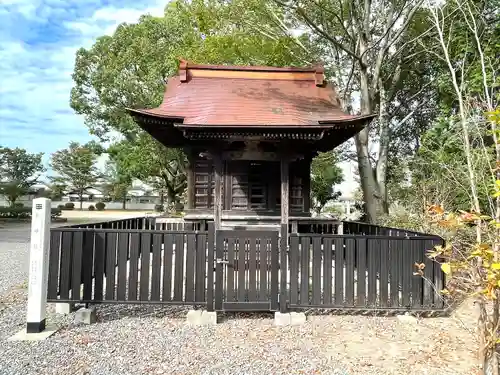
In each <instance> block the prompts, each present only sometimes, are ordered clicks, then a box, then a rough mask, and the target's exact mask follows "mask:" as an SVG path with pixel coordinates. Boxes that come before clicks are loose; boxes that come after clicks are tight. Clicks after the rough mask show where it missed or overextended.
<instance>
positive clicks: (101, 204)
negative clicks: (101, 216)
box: [95, 202, 106, 211]
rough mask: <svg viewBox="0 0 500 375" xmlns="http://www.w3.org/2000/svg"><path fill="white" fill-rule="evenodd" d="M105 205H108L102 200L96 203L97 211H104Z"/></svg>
mask: <svg viewBox="0 0 500 375" xmlns="http://www.w3.org/2000/svg"><path fill="white" fill-rule="evenodd" d="M105 207H106V205H105V204H104V203H102V202H97V203H96V204H95V208H96V209H97V211H102V210H104V208H105Z"/></svg>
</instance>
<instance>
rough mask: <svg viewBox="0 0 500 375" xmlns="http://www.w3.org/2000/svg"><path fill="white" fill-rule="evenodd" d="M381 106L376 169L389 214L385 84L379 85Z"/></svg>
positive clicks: (384, 205)
mask: <svg viewBox="0 0 500 375" xmlns="http://www.w3.org/2000/svg"><path fill="white" fill-rule="evenodd" d="M379 92H380V104H379V118H378V124H379V134H380V140H379V153H378V159H377V165H376V167H375V171H376V174H375V179H376V182H377V184H378V189H379V192H380V197H381V201H382V210H383V213H385V214H388V213H389V202H388V197H387V158H388V156H389V143H390V138H391V130H390V127H389V125H390V124H389V122H390V119H389V114H388V113H387V96H386V94H387V93H386V91H385V89H384V86H383V83H379Z"/></svg>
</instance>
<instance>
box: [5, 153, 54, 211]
mask: <svg viewBox="0 0 500 375" xmlns="http://www.w3.org/2000/svg"><path fill="white" fill-rule="evenodd" d="M42 156H43V153H38V154H31V153H29V152H27V151H26V150H25V149H22V148H8V147H0V194H3V195H4V196H5V197H6V198H7V200H8V202H9V204H10V205H11V206H12V205H14V204H15V202H16V200H17V199H18V198H19V197H20V196H22V195H24V194H26V193H27V192H28V191H29V189H30V188H31V187H32V186H33V185H35V184H36V183H37V182H38V178H39V177H40V174H41V173H43V172H44V171H45V168H44V167H43V164H42Z"/></svg>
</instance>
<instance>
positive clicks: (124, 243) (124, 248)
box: [116, 232, 129, 301]
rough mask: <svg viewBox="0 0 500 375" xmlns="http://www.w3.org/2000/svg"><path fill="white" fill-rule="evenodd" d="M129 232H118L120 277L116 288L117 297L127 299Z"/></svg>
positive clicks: (120, 299)
mask: <svg viewBox="0 0 500 375" xmlns="http://www.w3.org/2000/svg"><path fill="white" fill-rule="evenodd" d="M128 237H129V234H128V233H126V232H120V233H118V247H117V256H118V278H117V284H118V285H117V288H116V299H117V300H118V301H126V292H127V279H128V277H127V259H128V257H129V238H128Z"/></svg>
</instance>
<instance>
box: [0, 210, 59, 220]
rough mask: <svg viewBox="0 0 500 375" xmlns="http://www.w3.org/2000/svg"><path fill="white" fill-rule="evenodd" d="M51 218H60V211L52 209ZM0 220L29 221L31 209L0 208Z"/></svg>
mask: <svg viewBox="0 0 500 375" xmlns="http://www.w3.org/2000/svg"><path fill="white" fill-rule="evenodd" d="M50 216H51V217H52V218H55V217H58V216H61V209H59V208H52V209H51V213H50ZM0 218H5V219H29V218H31V207H0Z"/></svg>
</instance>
